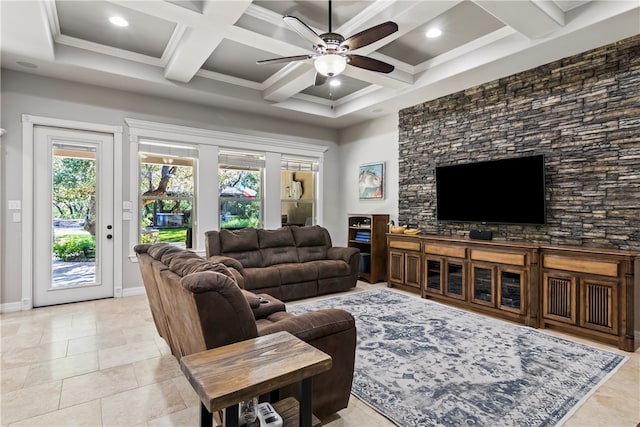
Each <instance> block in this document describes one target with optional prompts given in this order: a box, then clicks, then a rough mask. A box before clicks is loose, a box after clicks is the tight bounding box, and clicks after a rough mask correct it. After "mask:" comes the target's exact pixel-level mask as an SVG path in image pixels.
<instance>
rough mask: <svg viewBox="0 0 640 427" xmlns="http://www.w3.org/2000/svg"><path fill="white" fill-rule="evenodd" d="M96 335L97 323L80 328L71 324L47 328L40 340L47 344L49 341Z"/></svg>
mask: <svg viewBox="0 0 640 427" xmlns="http://www.w3.org/2000/svg"><path fill="white" fill-rule="evenodd" d="M92 335H96V325H95V324H94V325H90V326H85V327H82V328H78V327H75V326H69V327H64V328H55V329H45V330H44V332H43V333H42V339H41V340H40V342H41V343H42V344H46V343H48V342H54V341H63V340H70V339H74V338H82V337H89V336H92Z"/></svg>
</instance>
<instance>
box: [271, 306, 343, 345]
mask: <svg viewBox="0 0 640 427" xmlns="http://www.w3.org/2000/svg"><path fill="white" fill-rule="evenodd" d="M349 329H355V320H354V318H353V316H352V315H351V313H349V312H348V311H345V310H340V309H336V308H329V309H324V310H317V311H312V312H309V313H303V314H300V315H297V316H291V317H287V318H286V319H283V320H280V321H277V322H274V323H273V324H271V325H268V326H265V327H264V328H262V329H261V330H260V331H259V333H260V335H267V334H272V333H275V332H280V331H287V332H290V333H291V334H293V335H295V336H296V337H298V338H300V339H301V340H303V341H305V342H309V341H313V340H317V339H320V338H323V337H326V336H329V335H335V334H339V333H340V332H343V331H346V330H349Z"/></svg>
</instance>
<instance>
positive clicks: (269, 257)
mask: <svg viewBox="0 0 640 427" xmlns="http://www.w3.org/2000/svg"><path fill="white" fill-rule="evenodd" d="M257 231H258V242H259V244H260V250H261V251H262V266H263V267H269V266H271V265H276V264H287V263H292V262H298V252H297V251H296V244H295V241H294V240H293V234H292V233H291V229H289V227H284V228H279V229H277V230H257Z"/></svg>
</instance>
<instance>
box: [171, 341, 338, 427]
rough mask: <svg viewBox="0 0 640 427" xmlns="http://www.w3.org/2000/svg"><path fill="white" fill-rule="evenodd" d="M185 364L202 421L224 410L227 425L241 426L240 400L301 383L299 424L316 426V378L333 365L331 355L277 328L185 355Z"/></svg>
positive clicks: (204, 423)
mask: <svg viewBox="0 0 640 427" xmlns="http://www.w3.org/2000/svg"><path fill="white" fill-rule="evenodd" d="M180 368H181V369H182V372H183V373H184V374H185V375H186V377H187V379H188V380H189V382H190V383H191V386H192V387H193V389H194V390H195V391H196V393H198V396H199V397H200V402H201V405H200V406H201V410H200V425H201V426H203V427H204V426H207V427H210V426H211V425H212V416H211V414H212V413H213V412H215V411H218V410H221V409H225V423H224V425H225V426H226V427H234V426H237V425H238V405H237V404H238V403H239V402H241V401H243V400H249V399H252V398H253V397H256V396H260V395H263V394H266V393H268V392H270V391H273V390H277V389H279V388H281V387H284V386H286V385H289V384H292V383H294V382H301V386H302V387H301V389H302V393H301V398H300V411H299V425H300V427H311V426H312V418H313V414H312V410H311V405H312V400H311V385H312V377H313V376H314V375H316V374H319V373H321V372H324V371H327V370H329V369H330V368H331V356H329V355H328V354H326V353H323V352H322V351H320V350H318V349H317V348H315V347H313V346H312V345H309V344H307V343H306V342H304V341H302V340H300V339H298V338H296V337H295V336H293V335H291V334H290V333H289V332H277V333H275V334H269V335H265V336H262V337H258V338H254V339H251V340H247V341H241V342H238V343H234V344H230V345H226V346H224V347H218V348H214V349H212V350H207V351H203V352H201V353H196V354H191V355H189V356H184V357H183V358H181V359H180Z"/></svg>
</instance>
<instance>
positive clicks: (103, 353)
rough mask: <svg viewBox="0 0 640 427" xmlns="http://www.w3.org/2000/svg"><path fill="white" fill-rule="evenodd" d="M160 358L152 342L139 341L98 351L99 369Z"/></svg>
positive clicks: (156, 347)
mask: <svg viewBox="0 0 640 427" xmlns="http://www.w3.org/2000/svg"><path fill="white" fill-rule="evenodd" d="M154 357H160V350H158V346H157V345H156V343H155V342H154V341H141V342H137V343H132V344H126V345H121V346H118V347H110V348H105V349H102V350H98V360H99V362H100V369H106V368H111V367H114V366H118V365H126V364H128V363H133V362H137V361H139V360H145V359H152V358H154Z"/></svg>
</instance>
